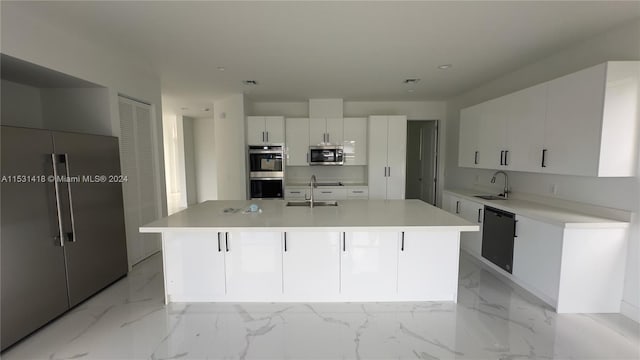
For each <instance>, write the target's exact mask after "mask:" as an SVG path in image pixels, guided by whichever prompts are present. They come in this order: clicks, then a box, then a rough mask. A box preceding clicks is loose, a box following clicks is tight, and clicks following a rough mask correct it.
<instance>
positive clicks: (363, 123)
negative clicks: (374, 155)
mask: <svg viewBox="0 0 640 360" xmlns="http://www.w3.org/2000/svg"><path fill="white" fill-rule="evenodd" d="M343 144H344V157H345V161H344V165H367V118H345V119H344V141H343Z"/></svg>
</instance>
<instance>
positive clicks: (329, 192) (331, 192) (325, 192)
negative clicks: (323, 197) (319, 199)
mask: <svg viewBox="0 0 640 360" xmlns="http://www.w3.org/2000/svg"><path fill="white" fill-rule="evenodd" d="M320 193H321V194H333V191H320Z"/></svg>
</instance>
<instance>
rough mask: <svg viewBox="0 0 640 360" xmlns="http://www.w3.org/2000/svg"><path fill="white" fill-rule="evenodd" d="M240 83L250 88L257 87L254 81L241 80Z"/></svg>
mask: <svg viewBox="0 0 640 360" xmlns="http://www.w3.org/2000/svg"><path fill="white" fill-rule="evenodd" d="M242 83H243V84H244V85H251V86H255V85H258V82H257V81H256V80H242Z"/></svg>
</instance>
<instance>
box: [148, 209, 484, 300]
mask: <svg viewBox="0 0 640 360" xmlns="http://www.w3.org/2000/svg"><path fill="white" fill-rule="evenodd" d="M251 204H256V205H258V206H259V207H260V209H261V212H254V213H245V210H246V209H247V208H248V207H249V205H251ZM478 230H479V227H478V225H476V224H473V223H470V222H468V221H466V220H463V219H461V218H459V217H457V216H454V215H452V214H449V213H447V212H445V211H443V210H441V209H439V208H436V207H434V206H431V205H429V204H427V203H424V202H422V201H420V200H345V201H340V202H339V203H338V206H326V207H324V206H323V207H313V208H309V207H303V206H287V202H286V201H281V200H265V201H255V200H254V201H207V202H204V203H202V204H198V205H196V206H193V207H190V208H188V209H185V210H183V211H181V212H178V213H176V214H173V215H171V216H168V217H166V218H163V219H160V220H157V221H155V222H152V223H150V224H147V225H145V226H143V227H141V228H140V231H141V232H147V233H161V234H162V251H163V263H164V282H165V301H166V302H198V301H203V302H212V301H215V302H242V301H246V302H250V301H251V302H253V301H261V302H262V301H266V302H274V301H282V302H289V301H291V302H294V301H295V302H297V301H307V302H321V301H336V302H337V301H341V302H342V301H454V302H455V301H456V299H457V287H458V286H457V285H458V258H459V248H460V232H463V231H478Z"/></svg>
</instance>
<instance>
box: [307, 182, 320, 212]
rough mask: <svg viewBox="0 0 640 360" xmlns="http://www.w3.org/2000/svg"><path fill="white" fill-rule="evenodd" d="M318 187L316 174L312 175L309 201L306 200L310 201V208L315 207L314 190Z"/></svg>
mask: <svg viewBox="0 0 640 360" xmlns="http://www.w3.org/2000/svg"><path fill="white" fill-rule="evenodd" d="M317 187H318V180H317V179H316V176H315V174H314V175H311V180H310V181H309V194H310V197H309V199H305V200H307V201H309V207H311V208H312V207H313V189H314V188H317Z"/></svg>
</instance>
